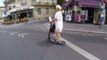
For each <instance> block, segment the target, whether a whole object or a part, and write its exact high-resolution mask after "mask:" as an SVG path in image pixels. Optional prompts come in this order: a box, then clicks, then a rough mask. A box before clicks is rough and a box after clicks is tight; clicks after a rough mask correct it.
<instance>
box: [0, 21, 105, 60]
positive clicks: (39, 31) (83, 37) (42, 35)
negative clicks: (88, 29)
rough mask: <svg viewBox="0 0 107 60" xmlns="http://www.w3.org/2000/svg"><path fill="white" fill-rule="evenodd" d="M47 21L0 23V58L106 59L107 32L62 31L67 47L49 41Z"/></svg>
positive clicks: (31, 59) (8, 59) (36, 59)
mask: <svg viewBox="0 0 107 60" xmlns="http://www.w3.org/2000/svg"><path fill="white" fill-rule="evenodd" d="M48 29H49V26H48V23H47V22H34V23H26V24H16V25H11V26H0V60H107V52H106V51H107V35H101V34H90V33H81V32H72V31H63V33H62V38H63V39H64V40H65V41H66V42H67V43H66V45H65V46H60V45H55V44H52V43H48V42H47V41H46V40H47V36H48Z"/></svg>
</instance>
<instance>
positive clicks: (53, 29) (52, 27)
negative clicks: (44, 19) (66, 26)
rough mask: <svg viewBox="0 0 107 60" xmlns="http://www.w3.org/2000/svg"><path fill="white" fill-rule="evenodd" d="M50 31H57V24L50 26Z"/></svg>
mask: <svg viewBox="0 0 107 60" xmlns="http://www.w3.org/2000/svg"><path fill="white" fill-rule="evenodd" d="M50 32H51V33H55V24H53V25H51V26H50Z"/></svg>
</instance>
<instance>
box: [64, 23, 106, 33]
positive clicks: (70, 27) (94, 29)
mask: <svg viewBox="0 0 107 60" xmlns="http://www.w3.org/2000/svg"><path fill="white" fill-rule="evenodd" d="M64 30H66V31H75V32H87V33H97V34H107V25H103V27H102V29H99V25H94V24H78V23H67V22H64Z"/></svg>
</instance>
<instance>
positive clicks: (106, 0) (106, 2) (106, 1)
mask: <svg viewBox="0 0 107 60" xmlns="http://www.w3.org/2000/svg"><path fill="white" fill-rule="evenodd" d="M104 2H105V4H106V7H105V9H106V19H105V20H106V21H105V23H106V24H107V0H104Z"/></svg>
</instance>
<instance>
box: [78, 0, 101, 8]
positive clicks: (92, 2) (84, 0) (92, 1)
mask: <svg viewBox="0 0 107 60" xmlns="http://www.w3.org/2000/svg"><path fill="white" fill-rule="evenodd" d="M100 2H101V1H100V0H80V1H79V3H78V4H79V5H80V6H82V7H92V8H97V7H98V6H99V3H100Z"/></svg>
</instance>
